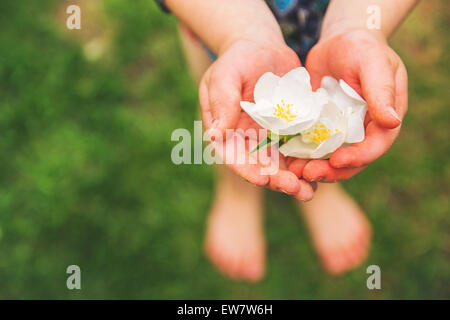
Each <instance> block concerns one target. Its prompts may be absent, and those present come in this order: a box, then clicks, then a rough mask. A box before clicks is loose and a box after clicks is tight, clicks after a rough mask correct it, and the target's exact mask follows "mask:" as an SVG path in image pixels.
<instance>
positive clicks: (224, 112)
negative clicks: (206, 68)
mask: <svg viewBox="0 0 450 320" xmlns="http://www.w3.org/2000/svg"><path fill="white" fill-rule="evenodd" d="M223 68H224V67H222V65H217V67H215V68H213V69H211V72H210V76H209V77H208V78H206V79H205V83H206V86H207V88H208V102H209V110H210V112H211V115H212V118H213V121H214V120H218V122H217V128H218V129H219V130H220V131H222V133H223V134H225V130H226V129H234V128H235V127H236V124H237V122H238V119H239V114H240V113H241V107H240V104H239V103H240V101H241V91H242V86H241V79H240V76H239V75H238V74H236V73H233V72H230V70H223Z"/></svg>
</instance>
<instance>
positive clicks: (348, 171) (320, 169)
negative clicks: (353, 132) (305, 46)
mask: <svg viewBox="0 0 450 320" xmlns="http://www.w3.org/2000/svg"><path fill="white" fill-rule="evenodd" d="M306 68H307V69H308V71H309V73H310V75H311V82H312V86H313V89H314V90H316V89H317V88H318V87H320V82H321V79H322V78H323V77H324V76H327V75H329V76H332V77H334V78H336V79H343V80H344V81H345V82H347V83H348V84H349V85H350V86H351V87H352V88H353V89H355V90H356V91H357V92H358V93H359V94H360V95H361V96H362V97H363V98H364V99H365V100H366V101H367V103H368V111H369V112H368V114H367V116H366V119H365V127H366V136H365V139H364V141H362V142H360V143H355V144H353V145H351V146H344V147H341V148H339V149H337V150H336V151H335V152H334V153H333V154H332V155H331V157H330V159H329V160H311V161H309V162H308V163H307V164H306V165H305V164H304V160H300V159H298V160H295V161H293V162H292V163H290V170H291V171H293V172H295V173H296V174H297V175H298V176H302V177H304V178H305V179H306V180H308V181H321V182H334V181H338V180H345V179H348V178H350V177H352V176H353V175H355V174H357V173H358V172H360V171H362V170H363V169H364V168H366V166H367V165H368V164H370V163H371V162H373V161H375V160H376V159H378V158H379V157H381V156H382V155H383V154H384V153H386V152H387V151H388V150H389V148H390V147H391V145H392V143H393V142H394V140H395V139H396V137H397V135H398V133H399V131H400V127H401V122H402V119H403V117H404V115H405V113H406V111H407V108H408V79H407V73H406V69H405V66H404V65H403V62H402V61H401V59H400V58H399V56H398V55H397V54H396V53H395V52H394V51H393V50H392V49H391V48H390V47H389V46H388V44H387V43H386V41H385V40H384V39H383V38H382V37H381V36H379V35H378V34H376V33H374V32H370V31H368V30H363V29H353V30H350V31H347V32H344V33H341V34H338V35H335V36H333V37H330V38H326V39H323V40H320V41H319V42H318V43H317V44H316V45H315V46H314V47H313V48H312V49H311V51H310V53H309V55H308V57H307V60H306Z"/></svg>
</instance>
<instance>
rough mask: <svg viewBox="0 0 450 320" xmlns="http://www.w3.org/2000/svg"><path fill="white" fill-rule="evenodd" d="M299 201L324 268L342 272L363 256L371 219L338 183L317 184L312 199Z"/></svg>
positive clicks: (366, 251)
mask: <svg viewBox="0 0 450 320" xmlns="http://www.w3.org/2000/svg"><path fill="white" fill-rule="evenodd" d="M300 204H301V207H302V209H303V210H302V211H303V213H304V217H305V220H306V223H307V225H308V227H309V230H310V233H311V237H312V240H313V244H314V247H315V248H316V250H317V253H318V255H319V257H320V258H321V261H322V263H323V265H324V267H325V269H327V271H329V272H330V273H331V274H341V273H343V272H345V271H348V270H350V269H354V268H356V267H358V266H359V265H360V264H361V263H362V262H363V261H364V260H365V258H366V257H367V255H368V252H369V246H370V238H371V234H372V230H371V227H370V223H369V221H368V220H367V218H366V217H365V215H364V212H363V211H362V210H361V209H360V208H359V206H358V205H357V204H356V202H355V201H354V200H353V199H352V198H351V197H350V196H349V195H348V194H347V193H346V192H345V191H344V190H343V189H342V188H341V186H340V185H339V184H337V183H333V184H327V183H322V184H320V186H319V188H318V190H317V192H316V194H315V196H314V198H313V200H311V201H309V202H300Z"/></svg>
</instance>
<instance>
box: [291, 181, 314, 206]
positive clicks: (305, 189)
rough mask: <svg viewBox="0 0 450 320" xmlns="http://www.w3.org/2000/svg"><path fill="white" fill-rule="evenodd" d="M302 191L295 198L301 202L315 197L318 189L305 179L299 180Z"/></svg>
mask: <svg viewBox="0 0 450 320" xmlns="http://www.w3.org/2000/svg"><path fill="white" fill-rule="evenodd" d="M299 183H300V190H299V191H298V192H297V194H296V195H295V198H296V199H298V200H301V201H309V200H311V199H312V198H313V197H314V191H315V190H316V188H317V184H315V183H311V182H307V181H305V180H303V179H300V180H299Z"/></svg>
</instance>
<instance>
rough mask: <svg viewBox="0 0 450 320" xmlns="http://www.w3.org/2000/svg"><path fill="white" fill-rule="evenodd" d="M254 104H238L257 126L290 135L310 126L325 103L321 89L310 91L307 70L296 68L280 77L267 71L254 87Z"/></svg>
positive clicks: (324, 93) (325, 98)
mask: <svg viewBox="0 0 450 320" xmlns="http://www.w3.org/2000/svg"><path fill="white" fill-rule="evenodd" d="M254 98H255V103H251V102H247V101H241V107H242V109H244V111H245V112H247V114H248V115H249V116H250V117H252V118H253V120H255V121H256V122H257V123H258V124H259V125H260V126H262V127H263V128H266V129H268V130H270V131H272V132H273V133H276V134H278V135H293V134H298V133H300V132H301V131H303V130H305V129H307V128H309V127H311V126H312V125H313V124H314V123H316V122H317V120H318V119H319V116H320V113H321V111H322V108H323V106H324V105H326V104H327V102H328V99H327V94H326V91H325V89H319V90H317V91H316V92H313V91H312V88H311V83H310V78H309V74H308V71H306V69H305V68H296V69H293V70H291V71H290V72H288V73H287V74H286V75H284V76H283V77H282V78H280V77H278V76H276V75H274V74H273V73H271V72H267V73H265V74H263V75H262V76H261V78H259V80H258V82H257V83H256V85H255V90H254Z"/></svg>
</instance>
